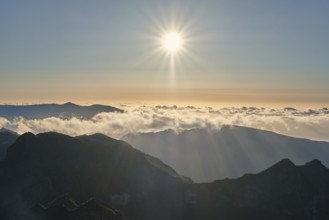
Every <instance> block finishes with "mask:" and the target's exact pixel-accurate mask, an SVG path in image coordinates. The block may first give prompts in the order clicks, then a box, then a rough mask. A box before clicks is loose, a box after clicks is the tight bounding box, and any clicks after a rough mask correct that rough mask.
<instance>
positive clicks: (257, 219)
mask: <svg viewBox="0 0 329 220" xmlns="http://www.w3.org/2000/svg"><path fill="white" fill-rule="evenodd" d="M0 179H1V181H0V219H2V220H14V219H15V220H16V219H28V220H37V219H39V220H40V218H41V219H47V220H48V219H49V218H50V219H52V218H51V217H56V218H57V219H66V218H67V217H68V216H69V217H70V218H69V219H74V218H79V217H81V218H80V219H90V218H93V219H97V218H98V217H100V218H103V219H104V218H108V219H112V217H114V216H115V217H118V218H119V219H122V217H123V216H122V215H121V214H119V213H121V212H118V211H115V209H120V210H121V211H122V213H125V216H127V219H131V220H139V219H146V220H151V219H152V220H153V219H160V220H194V219H195V220H197V219H207V220H212V219H226V220H247V219H254V220H263V219H271V220H272V219H273V220H274V219H287V220H288V219H299V220H308V219H312V220H313V219H316V220H326V219H328V218H329V209H328V207H329V169H327V168H326V167H325V166H324V165H322V163H321V162H320V161H319V160H312V161H310V162H308V163H307V164H305V165H303V166H296V165H295V164H294V163H293V162H291V161H290V160H289V159H283V160H281V161H280V162H278V163H276V164H274V165H273V166H271V167H270V168H268V169H266V170H265V171H262V172H260V173H258V174H246V175H244V176H242V177H240V178H237V179H224V180H217V181H214V182H211V183H191V182H187V181H185V180H186V179H185V178H182V177H181V176H180V175H179V174H177V173H176V172H175V171H174V170H173V169H172V168H170V167H169V166H167V165H166V164H164V163H163V162H161V161H160V160H159V159H156V158H154V157H152V156H149V155H147V154H145V153H142V152H141V151H139V150H136V149H134V148H133V147H131V146H130V145H129V144H127V143H125V142H123V141H119V140H115V139H112V138H110V137H107V136H104V135H101V134H95V135H90V136H79V137H70V136H67V135H63V134H58V133H43V134H38V135H34V134H32V133H26V134H23V135H21V136H20V137H19V138H18V139H17V140H16V142H15V143H14V144H13V145H11V146H10V147H9V148H8V152H7V156H6V159H5V160H4V161H3V162H1V163H0ZM62 195H70V197H67V196H64V197H63V196H62ZM90 198H95V200H89V199H90ZM86 201H91V202H90V203H88V202H87V203H86ZM96 201H97V202H96ZM38 204H41V205H38ZM84 204H85V205H84ZM100 204H103V205H100ZM109 206H112V207H114V208H109ZM110 213H112V214H114V216H112V215H110ZM106 216H108V217H106ZM48 217H49V218H48ZM89 217H90V218H89ZM114 219H115V218H114Z"/></svg>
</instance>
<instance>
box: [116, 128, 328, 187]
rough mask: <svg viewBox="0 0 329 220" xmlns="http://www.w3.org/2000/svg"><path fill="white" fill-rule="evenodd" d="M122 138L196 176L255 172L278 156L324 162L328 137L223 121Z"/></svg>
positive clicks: (210, 178) (210, 177)
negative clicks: (297, 135)
mask: <svg viewBox="0 0 329 220" xmlns="http://www.w3.org/2000/svg"><path fill="white" fill-rule="evenodd" d="M122 139H123V140H125V141H127V142H128V143H130V144H131V145H132V146H134V147H136V148H137V149H139V150H141V151H143V152H145V153H147V154H150V155H152V156H154V157H157V158H159V159H161V160H162V161H164V162H165V163H166V164H169V165H170V166H171V167H173V168H174V169H175V170H176V171H177V172H178V173H180V174H182V175H185V176H188V177H191V178H192V179H193V180H194V181H197V182H209V181H213V180H216V179H224V178H227V177H230V178H236V177H239V176H242V175H243V174H245V173H256V172H260V171H261V170H263V169H266V168H267V167H269V166H271V165H272V164H274V163H276V162H277V161H279V160H281V159H283V158H289V159H291V160H292V161H293V162H294V163H296V164H304V163H306V162H307V161H310V160H313V159H319V160H321V161H322V162H323V163H324V164H325V165H326V166H329V143H328V142H319V141H311V140H307V139H301V138H293V137H288V136H284V135H280V134H276V133H273V132H269V131H264V130H259V129H254V128H247V127H239V126H223V127H222V128H221V129H220V130H208V129H193V130H185V131H182V132H180V133H176V132H174V131H172V130H167V131H162V132H157V133H139V134H135V135H127V136H125V137H123V138H122Z"/></svg>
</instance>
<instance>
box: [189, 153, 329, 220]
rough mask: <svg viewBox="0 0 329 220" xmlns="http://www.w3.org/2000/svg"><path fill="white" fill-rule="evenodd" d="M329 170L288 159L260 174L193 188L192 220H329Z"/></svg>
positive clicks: (313, 163) (315, 161)
mask: <svg viewBox="0 0 329 220" xmlns="http://www.w3.org/2000/svg"><path fill="white" fill-rule="evenodd" d="M328 186H329V170H328V169H327V168H326V167H325V166H323V165H322V164H321V162H320V161H319V160H313V161H311V162H309V163H306V164H305V165H303V166H296V165H294V164H293V163H292V162H291V161H290V160H288V159H284V160H282V161H280V162H278V163H277V164H275V165H273V166H272V167H270V168H268V169H267V170H265V171H262V172H260V173H258V174H247V175H244V176H243V177H241V178H238V179H226V180H218V181H215V182H212V183H203V184H193V185H190V191H191V192H194V193H195V194H194V196H195V197H196V198H197V202H195V203H193V204H191V206H190V211H191V212H190V213H189V214H190V215H191V216H190V217H191V218H190V219H208V220H211V219H226V220H231V219H232V220H240V219H241V220H242V219H256V220H257V219H273V220H274V219H287V220H288V219H299V220H303V219H305V220H306V219H317V220H320V219H321V220H325V219H328V218H329V209H328V207H329V187H328Z"/></svg>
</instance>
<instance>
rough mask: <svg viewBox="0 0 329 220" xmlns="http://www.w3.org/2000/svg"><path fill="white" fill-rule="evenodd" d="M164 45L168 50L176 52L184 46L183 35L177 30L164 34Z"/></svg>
mask: <svg viewBox="0 0 329 220" xmlns="http://www.w3.org/2000/svg"><path fill="white" fill-rule="evenodd" d="M162 46H163V49H164V50H166V51H167V52H169V53H171V54H173V53H176V52H178V51H179V50H180V49H181V48H182V46H183V39H182V36H181V35H180V34H179V33H177V32H175V31H172V32H169V33H167V34H165V35H164V36H163V39H162Z"/></svg>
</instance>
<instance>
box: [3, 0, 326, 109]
mask: <svg viewBox="0 0 329 220" xmlns="http://www.w3.org/2000/svg"><path fill="white" fill-rule="evenodd" d="M328 11H329V2H328V1H326V0H314V1H309V0H289V1H287V0H276V1H267V0H262V1H261V0H259V1H256V0H250V1H245V0H233V1H232V0H223V1H221V0H216V1H215V0H213V1H210V0H203V1H196V0H195V1H193V0H189V1H188V0H186V1H179V0H176V1H170V0H169V1H168V0H163V1H161V0H155V1H145V0H144V1H138V0H127V1H116V0H94V1H87V0H56V1H50V0H2V1H1V2H0V33H1V34H0V103H10V104H32V103H44V102H46V103H50V102H56V103H63V102H67V101H72V102H76V103H81V104H91V103H102V104H126V103H132V104H144V103H146V104H173V103H174V104H182V105H188V104H192V105H198V104H200V105H213V106H243V105H247V106H275V107H276V106H296V107H305V108H308V107H324V106H328V102H329V86H328V85H329V13H328ZM173 30H174V31H177V32H179V33H180V34H181V36H182V40H183V43H184V50H181V51H178V52H177V53H176V54H175V55H168V52H167V51H164V50H163V49H162V48H160V45H159V44H160V43H159V42H160V41H161V39H162V38H163V36H164V34H165V33H166V32H170V31H173Z"/></svg>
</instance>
